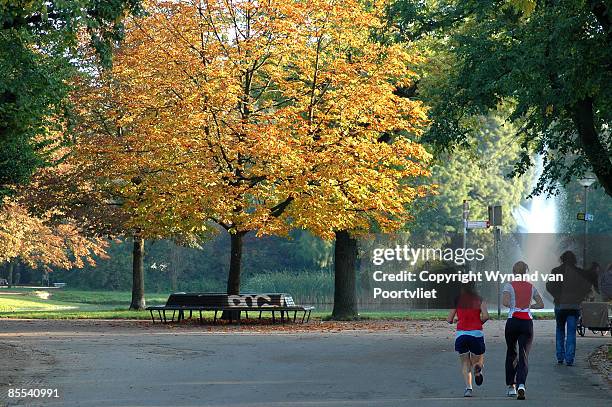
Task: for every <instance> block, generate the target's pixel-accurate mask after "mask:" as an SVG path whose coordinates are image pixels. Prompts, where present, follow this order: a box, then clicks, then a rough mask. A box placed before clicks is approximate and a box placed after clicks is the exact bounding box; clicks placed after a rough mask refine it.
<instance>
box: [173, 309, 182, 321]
mask: <svg viewBox="0 0 612 407" xmlns="http://www.w3.org/2000/svg"><path fill="white" fill-rule="evenodd" d="M174 314H176V310H172V322H174ZM179 316H180V311H179Z"/></svg>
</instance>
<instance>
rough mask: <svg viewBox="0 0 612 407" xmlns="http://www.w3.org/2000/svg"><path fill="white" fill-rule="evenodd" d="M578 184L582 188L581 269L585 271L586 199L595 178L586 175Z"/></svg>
mask: <svg viewBox="0 0 612 407" xmlns="http://www.w3.org/2000/svg"><path fill="white" fill-rule="evenodd" d="M578 182H579V183H580V185H582V186H583V187H584V236H583V242H582V268H584V269H586V266H587V259H586V253H587V232H588V228H589V221H588V220H587V209H588V206H587V199H588V196H589V187H590V186H591V185H593V183H594V182H595V177H594V176H592V175H586V176H584V177H583V178H580V179H579V180H578Z"/></svg>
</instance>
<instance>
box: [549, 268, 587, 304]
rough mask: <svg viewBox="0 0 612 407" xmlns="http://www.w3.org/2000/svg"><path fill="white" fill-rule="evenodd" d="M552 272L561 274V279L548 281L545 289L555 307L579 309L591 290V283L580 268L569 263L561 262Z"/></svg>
mask: <svg viewBox="0 0 612 407" xmlns="http://www.w3.org/2000/svg"><path fill="white" fill-rule="evenodd" d="M552 273H554V274H562V275H563V281H549V282H547V283H546V290H547V291H548V292H549V293H550V294H551V295H552V297H553V299H554V302H555V307H558V308H561V309H579V308H580V303H581V302H582V301H584V299H585V298H586V296H587V295H588V294H589V292H590V291H591V286H592V284H591V283H590V282H589V280H588V279H587V278H586V276H585V275H584V271H583V270H582V269H581V268H578V267H576V266H572V265H570V264H562V265H560V266H559V267H556V268H554V269H553V270H552Z"/></svg>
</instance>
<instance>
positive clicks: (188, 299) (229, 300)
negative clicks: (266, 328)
mask: <svg viewBox="0 0 612 407" xmlns="http://www.w3.org/2000/svg"><path fill="white" fill-rule="evenodd" d="M294 305H295V303H294V301H293V298H292V297H291V296H290V295H288V294H278V293H274V294H250V293H249V294H239V295H227V294H221V293H174V294H170V297H168V301H166V306H198V307H214V308H216V307H249V308H269V307H284V306H294Z"/></svg>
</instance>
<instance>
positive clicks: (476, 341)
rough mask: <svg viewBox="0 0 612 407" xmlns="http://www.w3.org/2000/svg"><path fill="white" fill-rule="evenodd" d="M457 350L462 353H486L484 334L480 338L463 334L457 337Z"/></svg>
mask: <svg viewBox="0 0 612 407" xmlns="http://www.w3.org/2000/svg"><path fill="white" fill-rule="evenodd" d="M455 350H456V351H457V352H459V354H460V355H462V354H464V353H468V352H470V353H472V354H473V355H482V354H483V353H485V341H484V336H481V337H480V338H478V337H475V336H472V335H461V336H459V337H457V339H455Z"/></svg>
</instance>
